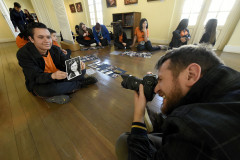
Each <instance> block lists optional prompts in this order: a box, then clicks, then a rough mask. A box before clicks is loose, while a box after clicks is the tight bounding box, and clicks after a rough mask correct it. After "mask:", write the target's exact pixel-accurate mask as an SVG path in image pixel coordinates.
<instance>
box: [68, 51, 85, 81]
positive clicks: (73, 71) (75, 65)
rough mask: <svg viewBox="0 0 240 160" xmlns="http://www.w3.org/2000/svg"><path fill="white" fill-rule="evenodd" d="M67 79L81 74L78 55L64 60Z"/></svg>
mask: <svg viewBox="0 0 240 160" xmlns="http://www.w3.org/2000/svg"><path fill="white" fill-rule="evenodd" d="M65 64H66V72H67V79H68V80H71V79H73V78H75V77H77V76H80V75H81V74H82V71H81V60H80V56H78V57H75V58H71V59H69V60H66V61H65Z"/></svg>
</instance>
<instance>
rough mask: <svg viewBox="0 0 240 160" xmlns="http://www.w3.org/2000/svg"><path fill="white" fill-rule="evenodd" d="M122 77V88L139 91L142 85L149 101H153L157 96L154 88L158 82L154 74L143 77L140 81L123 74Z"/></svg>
mask: <svg viewBox="0 0 240 160" xmlns="http://www.w3.org/2000/svg"><path fill="white" fill-rule="evenodd" d="M121 76H122V79H123V81H122V83H121V84H122V86H123V88H126V89H131V90H135V91H137V92H138V91H139V85H140V84H142V85H143V88H144V95H145V97H146V99H147V101H151V100H152V99H153V97H154V95H155V93H154V88H155V87H156V85H157V83H158V81H157V76H156V75H153V74H147V75H145V76H144V77H143V79H139V78H137V77H134V76H132V75H128V74H123V75H121Z"/></svg>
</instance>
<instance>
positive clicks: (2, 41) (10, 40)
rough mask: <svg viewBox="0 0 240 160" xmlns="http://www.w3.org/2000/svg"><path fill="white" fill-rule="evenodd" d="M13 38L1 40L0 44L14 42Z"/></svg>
mask: <svg viewBox="0 0 240 160" xmlns="http://www.w3.org/2000/svg"><path fill="white" fill-rule="evenodd" d="M15 41H16V39H15V38H1V39H0V43H6V42H15Z"/></svg>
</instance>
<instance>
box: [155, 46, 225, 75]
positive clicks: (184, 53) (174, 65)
mask: <svg viewBox="0 0 240 160" xmlns="http://www.w3.org/2000/svg"><path fill="white" fill-rule="evenodd" d="M168 59H170V64H169V66H168V69H170V70H171V71H172V73H173V76H174V77H175V78H176V77H178V75H179V73H180V72H181V71H182V70H184V69H185V68H186V67H187V66H188V65H190V64H191V63H197V64H198V65H200V67H201V75H204V74H205V73H206V72H207V71H208V70H210V69H211V68H213V67H215V66H218V65H223V64H224V63H223V62H222V60H220V58H218V57H217V55H216V54H215V53H214V52H213V51H212V50H211V49H210V48H207V47H206V46H204V45H186V46H182V47H180V48H176V49H173V50H170V51H168V52H167V53H166V54H165V55H164V56H162V57H161V58H160V59H159V60H158V62H157V64H156V66H155V68H156V69H157V70H158V69H159V68H160V67H161V66H162V65H163V63H164V62H165V61H167V60H168Z"/></svg>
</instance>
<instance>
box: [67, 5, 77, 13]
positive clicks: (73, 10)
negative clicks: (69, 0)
mask: <svg viewBox="0 0 240 160" xmlns="http://www.w3.org/2000/svg"><path fill="white" fill-rule="evenodd" d="M69 7H70V10H71V13H75V12H76V9H75V6H74V4H70V5H69Z"/></svg>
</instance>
